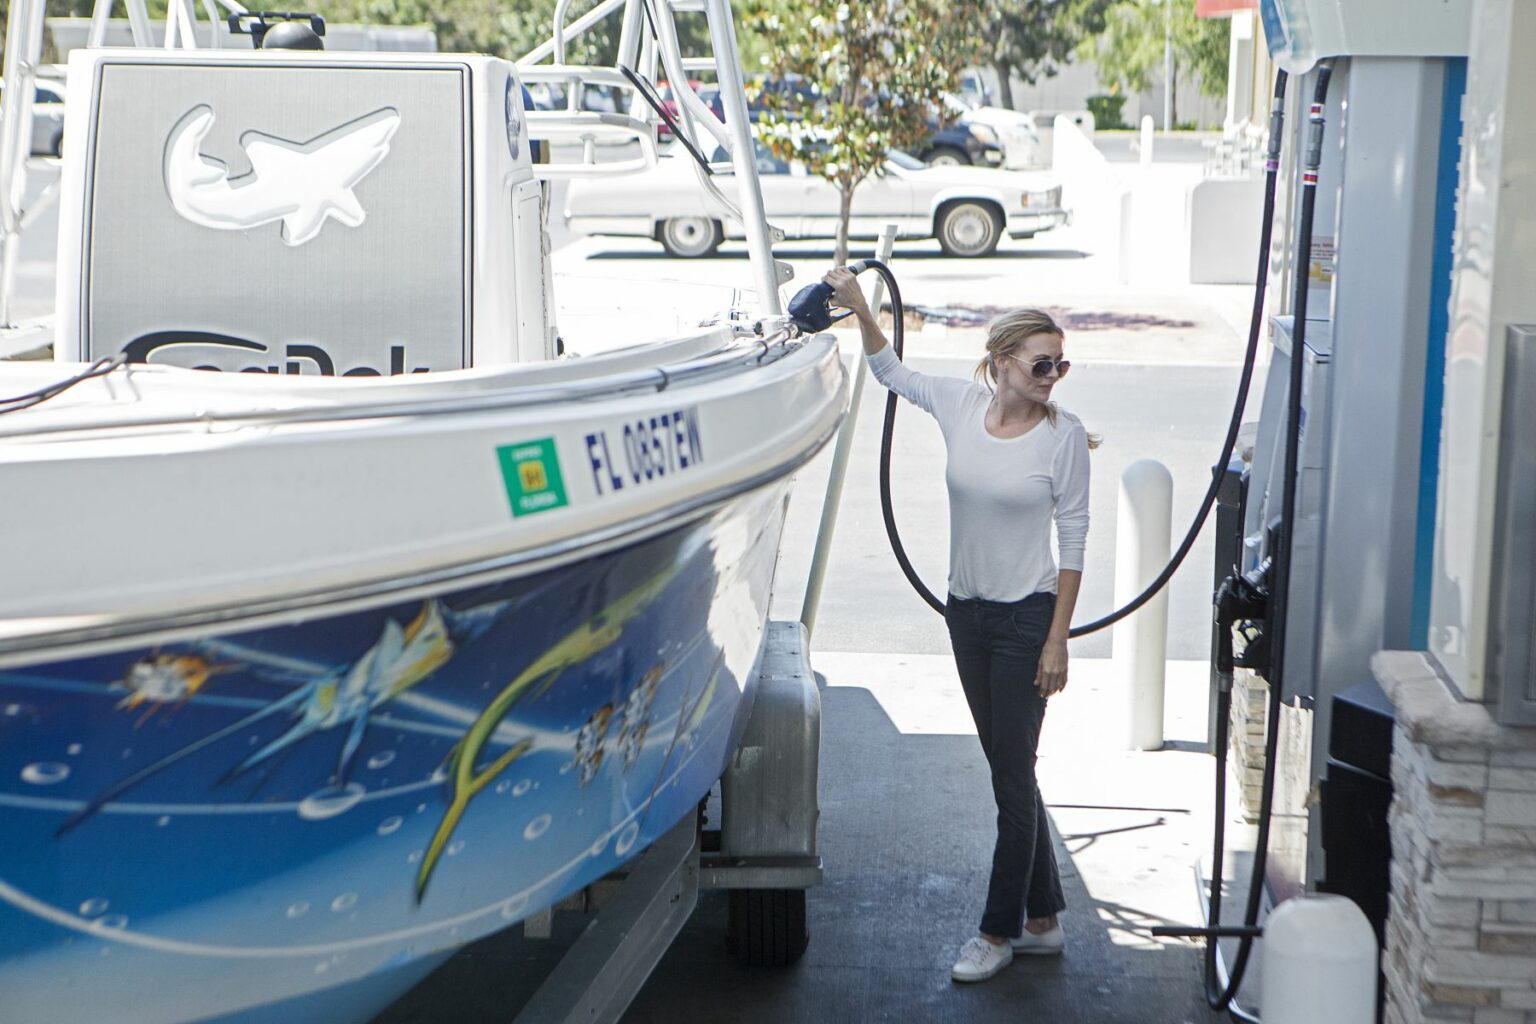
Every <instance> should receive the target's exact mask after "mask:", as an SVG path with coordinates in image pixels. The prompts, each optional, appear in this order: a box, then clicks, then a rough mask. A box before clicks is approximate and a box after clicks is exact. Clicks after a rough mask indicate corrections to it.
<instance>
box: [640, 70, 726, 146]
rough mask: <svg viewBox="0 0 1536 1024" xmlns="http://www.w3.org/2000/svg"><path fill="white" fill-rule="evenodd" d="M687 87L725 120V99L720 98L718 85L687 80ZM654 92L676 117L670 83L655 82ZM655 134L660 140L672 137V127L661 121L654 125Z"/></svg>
mask: <svg viewBox="0 0 1536 1024" xmlns="http://www.w3.org/2000/svg"><path fill="white" fill-rule="evenodd" d="M688 87H689V88H690V89H692V90H693V91H694V92H696V93H698V96H699V99H701V100H703V101H704V104H705V105H706V106H707V107H709V109H710V110H711V111H713V112H714V115H715V116H716V117H718V118H719V119H720V120H722V121H724V120H725V101H724V100H722V99H721V98H720V87H719V86H717V85H713V84H710V83H707V82H699V81H695V80H694V79H689V80H688ZM656 93H657V95H658V96H660V97H661V105H662V106H663V107H664V108H666V111H667V113H668V114H671V115H672V117H673V118H674V119H676V117H677V97H676V96H674V95H673V94H672V83H670V82H668V81H666V80H662V81H660V82H657V83H656ZM656 135H657V137H658V138H659V139H661V140H666V139H670V138H671V137H672V129H671V128H668V127H667V122H665V121H662V122H661V123H660V124H658V125H657V126H656Z"/></svg>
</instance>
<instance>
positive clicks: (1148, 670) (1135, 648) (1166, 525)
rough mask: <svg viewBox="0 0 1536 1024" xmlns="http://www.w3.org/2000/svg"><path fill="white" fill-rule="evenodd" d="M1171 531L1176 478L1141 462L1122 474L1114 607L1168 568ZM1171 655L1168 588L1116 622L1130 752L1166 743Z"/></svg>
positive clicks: (1154, 463)
mask: <svg viewBox="0 0 1536 1024" xmlns="http://www.w3.org/2000/svg"><path fill="white" fill-rule="evenodd" d="M1172 529H1173V474H1171V473H1169V472H1168V467H1166V466H1164V465H1163V464H1162V463H1161V462H1158V461H1157V460H1156V459H1140V460H1138V461H1136V462H1133V463H1131V464H1130V465H1129V466H1127V467H1126V468H1125V471H1124V472H1123V473H1121V474H1120V501H1119V515H1118V517H1117V520H1116V526H1115V607H1116V608H1121V607H1124V606H1125V605H1126V604H1129V603H1130V602H1131V601H1132V600H1134V599H1135V597H1136V596H1137V595H1138V594H1140V593H1141V592H1142V591H1143V590H1145V589H1146V588H1147V585H1148V584H1150V583H1151V582H1152V581H1153V580H1154V579H1156V578H1157V574H1158V573H1159V572H1161V571H1162V570H1163V567H1164V566H1165V565H1167V564H1168V555H1169V550H1170V547H1171V545H1172V540H1171V537H1172ZM1167 651H1168V589H1167V588H1166V587H1164V588H1163V589H1162V590H1161V591H1160V592H1159V593H1158V594H1157V596H1156V597H1153V598H1152V599H1151V600H1150V601H1148V602H1147V603H1146V604H1144V605H1142V606H1141V608H1140V609H1138V610H1137V611H1135V612H1134V613H1132V614H1131V615H1129V616H1127V617H1126V618H1124V619H1121V620H1120V621H1119V622H1117V623H1116V624H1115V633H1114V660H1115V668H1116V674H1117V675H1118V676H1119V679H1120V687H1121V691H1120V692H1121V695H1122V701H1123V703H1122V706H1123V707H1124V709H1125V743H1126V748H1127V749H1129V750H1157V749H1159V748H1161V747H1162V745H1163V691H1164V683H1165V673H1166V671H1167Z"/></svg>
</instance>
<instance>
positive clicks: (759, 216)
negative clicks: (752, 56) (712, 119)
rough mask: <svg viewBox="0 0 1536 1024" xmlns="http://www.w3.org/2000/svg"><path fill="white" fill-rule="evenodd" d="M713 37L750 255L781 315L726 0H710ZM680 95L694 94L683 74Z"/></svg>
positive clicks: (771, 312)
mask: <svg viewBox="0 0 1536 1024" xmlns="http://www.w3.org/2000/svg"><path fill="white" fill-rule="evenodd" d="M708 16H709V36H710V40H711V42H712V43H713V44H714V51H715V62H716V65H717V67H718V69H719V73H718V77H719V79H720V83H719V84H720V101H721V103H723V104H724V106H725V126H726V128H727V129H729V131H730V133H731V138H732V145H731V162H732V163H733V164H734V165H735V167H736V183H737V188H738V190H739V192H740V196H741V213H742V222H743V224H744V225H745V227H746V230H747V252H748V253H750V254H751V257H752V273H753V275H754V276H755V277H756V278H757V292H758V303H759V308H760V309H761V311H762V312H763V313H765V314H766V315H768V316H780V315H782V314H783V312H784V307H783V306H782V305H781V304H780V302H779V272H778V269H777V267H776V265H775V263H774V260H773V241H772V239H771V238H770V237H769V231H768V215H767V213H766V212H765V211H764V209H763V185H762V182H760V181H758V178H757V153H756V151H755V149H754V148H753V139H752V120H751V115H750V114H748V112H747V96H746V93H744V92H743V91H742V84H741V55H740V54H739V53H738V52H737V49H736V25H735V23H734V22H733V21H732V20H731V5H730V4H729V3H728V2H727V0H708ZM673 88H674V90H678V91H677V93H676V94H677V95H678V97H679V98H680V99H681V98H682V96H683V94H685V93H691V92H692V90H690V89H689V88H688V76H687V75H686V74H685V75H683V76H682V78H681V79H680V80H679V81H678V82H677V83H674V86H673Z"/></svg>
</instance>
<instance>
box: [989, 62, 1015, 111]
mask: <svg viewBox="0 0 1536 1024" xmlns="http://www.w3.org/2000/svg"><path fill="white" fill-rule="evenodd" d="M992 70H993V71H996V72H997V105H998V106H1000V107H1002V108H1003V109H1005V110H1012V109H1013V65H1012V64H1005V63H1002V62H1001V61H995V62H993V64H992Z"/></svg>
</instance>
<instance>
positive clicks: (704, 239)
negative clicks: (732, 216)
mask: <svg viewBox="0 0 1536 1024" xmlns="http://www.w3.org/2000/svg"><path fill="white" fill-rule="evenodd" d="M724 239H725V232H724V231H723V230H721V228H720V222H719V221H717V220H712V219H711V218H709V217H673V218H671V219H670V220H664V221H662V222H661V226H660V227H659V228H657V229H656V240H657V241H659V242H660V243H661V247H662V248H663V249H665V250H667V253H668V254H669V255H671V256H680V257H682V258H684V259H690V258H692V257H695V256H709V255H711V254H712V253H713V252H714V251H715V250H716V249H718V248H720V243H721V242H722V241H723V240H724Z"/></svg>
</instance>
